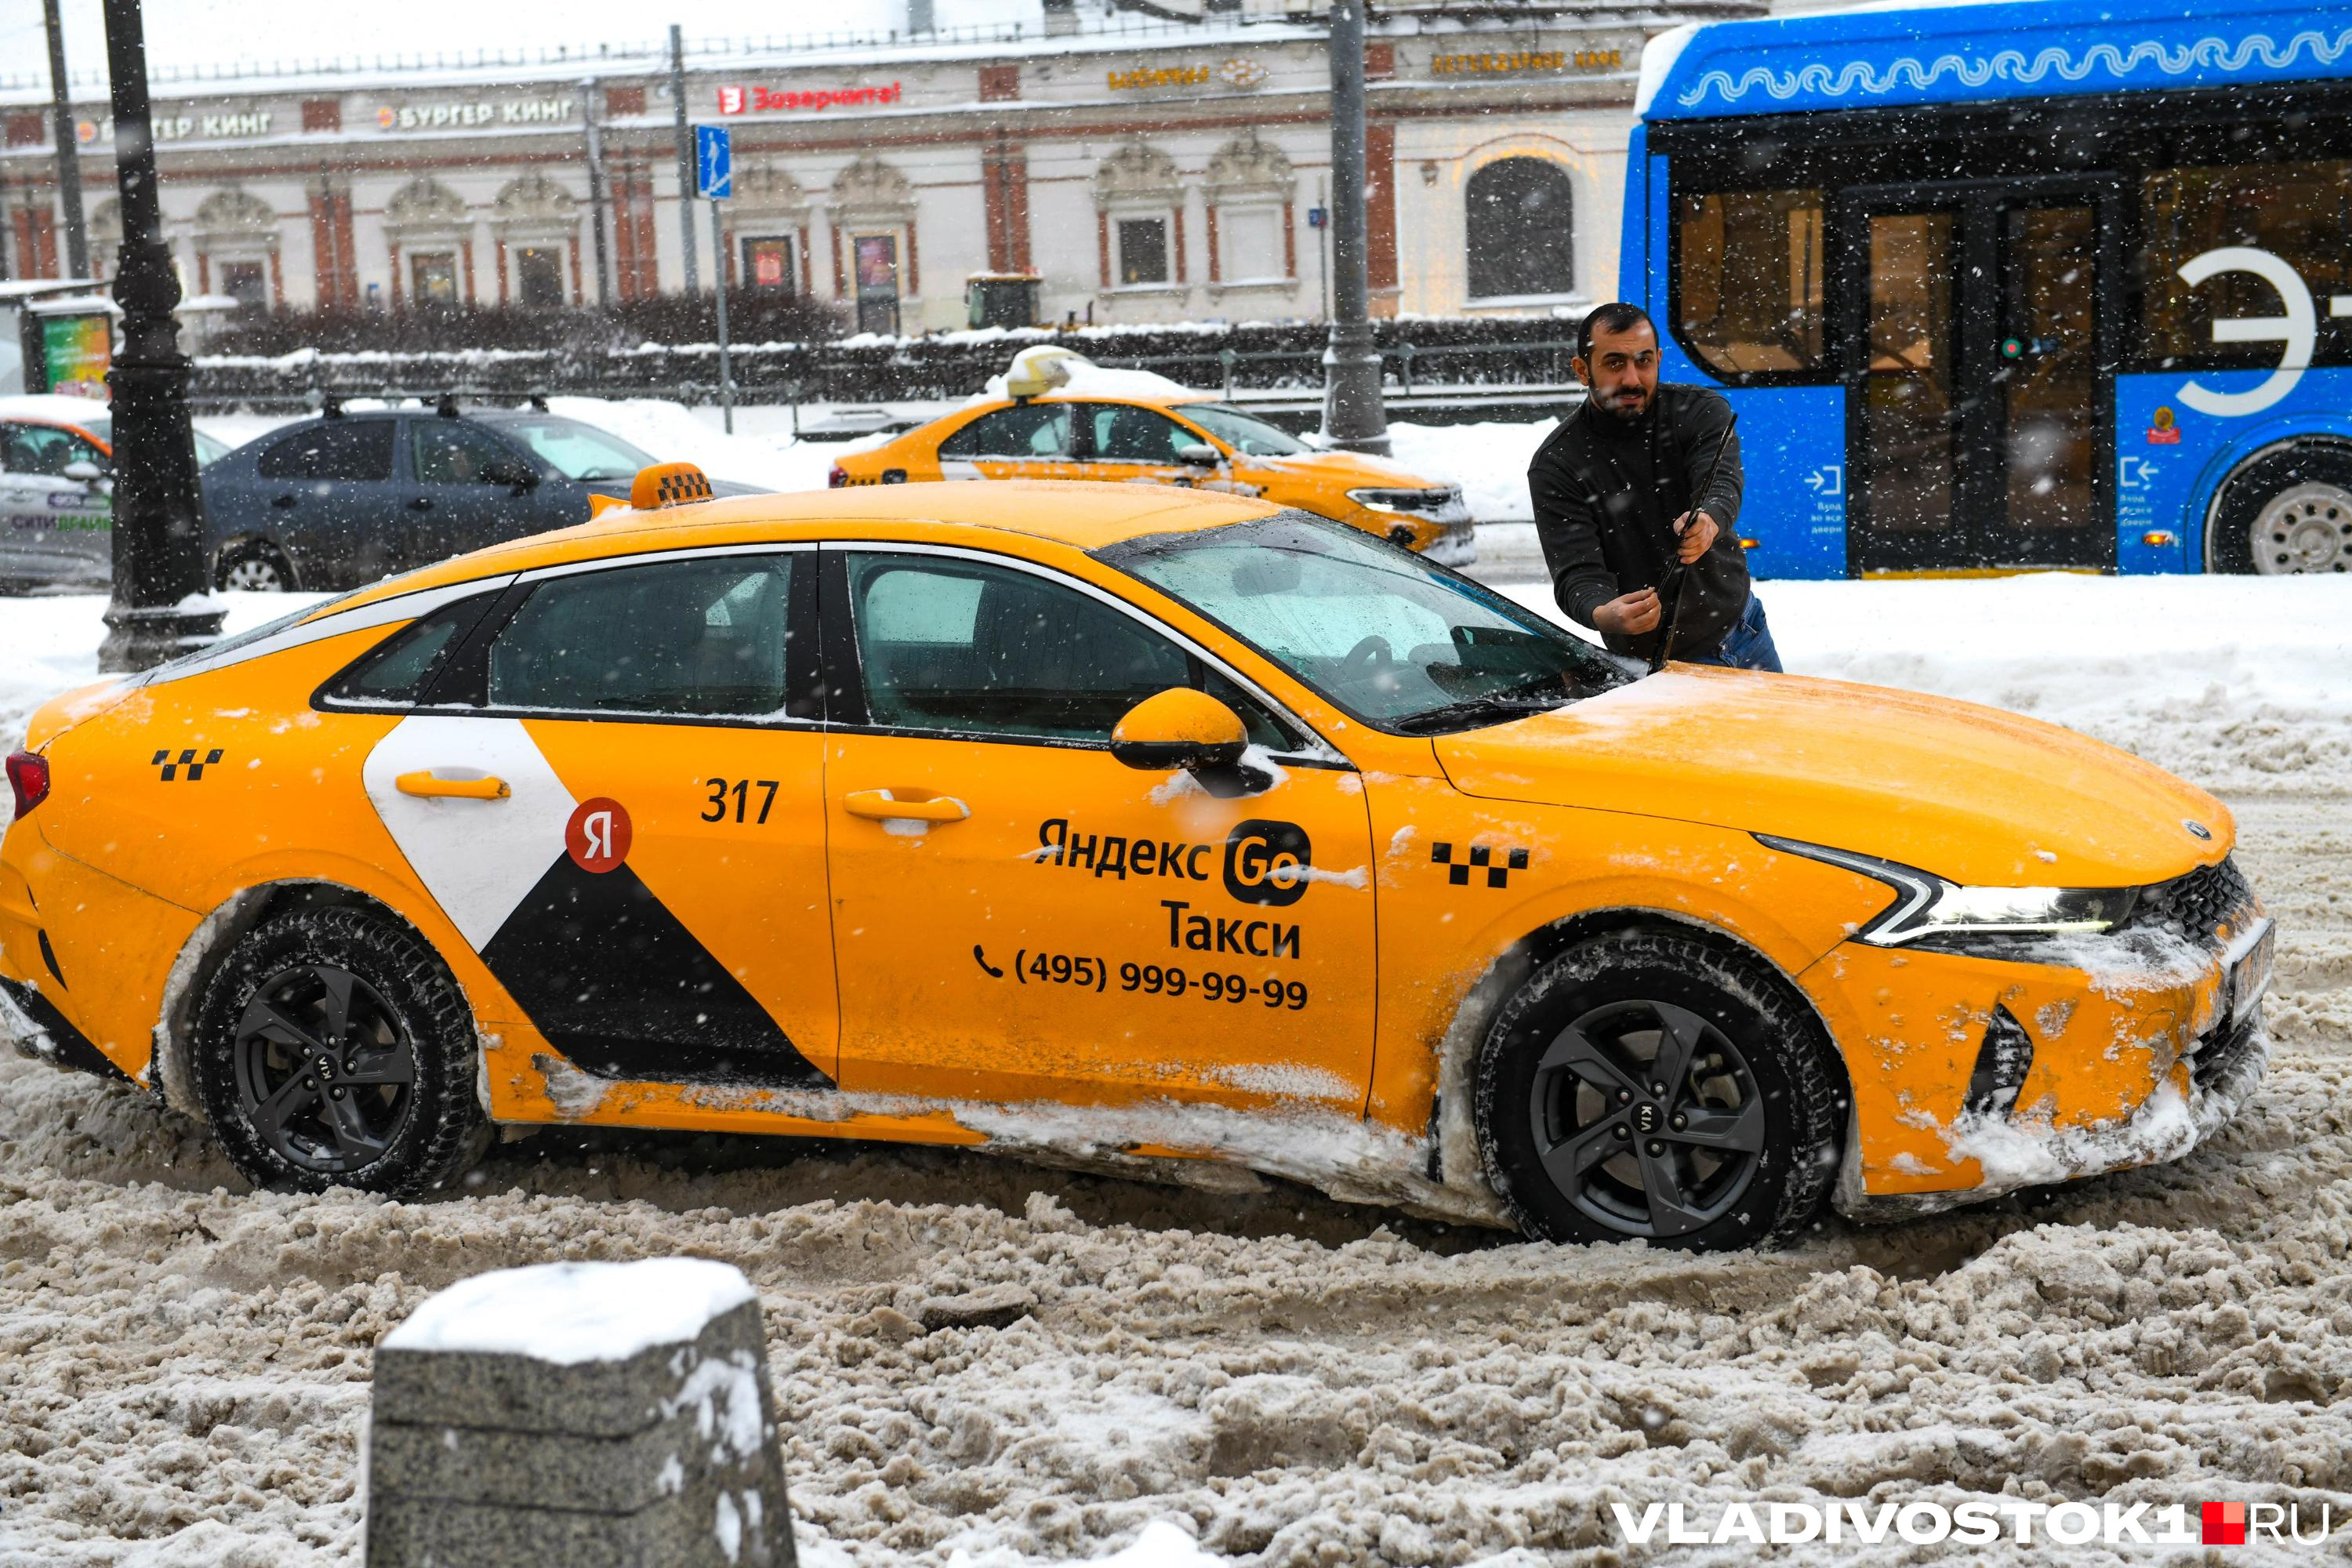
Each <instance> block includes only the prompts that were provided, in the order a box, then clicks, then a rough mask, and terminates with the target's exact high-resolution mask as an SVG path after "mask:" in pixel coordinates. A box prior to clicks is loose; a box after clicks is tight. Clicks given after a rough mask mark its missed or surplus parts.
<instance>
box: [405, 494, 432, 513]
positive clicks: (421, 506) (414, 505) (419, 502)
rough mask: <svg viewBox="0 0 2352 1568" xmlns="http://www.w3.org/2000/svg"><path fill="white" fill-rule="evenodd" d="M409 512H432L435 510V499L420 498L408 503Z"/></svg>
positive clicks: (428, 497) (429, 497)
mask: <svg viewBox="0 0 2352 1568" xmlns="http://www.w3.org/2000/svg"><path fill="white" fill-rule="evenodd" d="M408 510H411V511H431V510H433V498H432V497H431V496H418V497H416V498H415V500H411V501H410V502H409V503H408Z"/></svg>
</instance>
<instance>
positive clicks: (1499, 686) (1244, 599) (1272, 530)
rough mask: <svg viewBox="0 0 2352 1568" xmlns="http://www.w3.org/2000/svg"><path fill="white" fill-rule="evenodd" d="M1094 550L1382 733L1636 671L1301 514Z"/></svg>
mask: <svg viewBox="0 0 2352 1568" xmlns="http://www.w3.org/2000/svg"><path fill="white" fill-rule="evenodd" d="M1096 553H1097V556H1098V558H1100V559H1101V560H1103V561H1104V562H1106V563H1108V564H1110V565H1113V566H1116V567H1118V569H1119V570H1120V571H1122V572H1126V573H1128V574H1130V575H1133V576H1136V577H1139V578H1140V579H1142V580H1143V581H1144V582H1146V583H1149V584H1151V585H1152V586H1153V587H1155V588H1158V589H1159V590H1160V591H1161V592H1162V593H1164V594H1167V595H1169V596H1171V598H1174V599H1177V600H1180V601H1181V602H1182V603H1184V604H1185V605H1189V606H1191V607H1192V609H1194V610H1197V611H1198V612H1200V613H1201V614H1202V615H1203V616H1207V617H1208V618H1209V619H1210V620H1213V621H1214V622H1216V623H1217V624H1218V625H1219V626H1223V627H1224V628H1225V629H1226V630H1227V631H1229V632H1231V633H1233V634H1234V636H1235V637H1240V638H1241V639H1242V640H1243V641H1244V642H1246V643H1248V644H1249V645H1250V646H1251V647H1255V648H1256V649H1257V650H1258V651H1259V652H1260V653H1262V654H1264V655H1265V657H1267V658H1270V659H1273V660H1274V661H1275V662H1276V664H1279V665H1281V666H1282V667H1283V668H1285V669H1286V670H1288V671H1290V673H1291V674H1293V675H1295V676H1297V678H1298V679H1300V680H1302V681H1304V682H1306V683H1307V685H1308V686H1310V687H1312V688H1314V689H1315V690H1316V691H1318V692H1319V693H1320V694H1322V695H1323V696H1324V697H1327V698H1328V699H1329V700H1331V701H1333V702H1335V703H1337V704H1339V706H1340V707H1341V708H1343V709H1345V710H1347V711H1348V712H1349V714H1351V715H1353V716H1354V717H1356V718H1358V719H1360V720H1362V721H1364V722H1366V723H1368V724H1370V725H1372V726H1373V727H1374V728H1376V729H1381V730H1386V731H1391V733H1396V734H1408V735H1433V734H1446V733H1451V732H1453V731H1459V730H1472V729H1476V728H1478V727H1480V726H1481V725H1486V724H1496V723H1500V722H1503V721H1506V720H1509V719H1514V718H1523V717H1525V716H1526V715H1528V714H1529V713H1539V712H1543V711H1546V710H1549V709H1553V708H1558V707H1559V706H1561V705H1562V704H1564V703H1568V702H1573V701H1575V700H1578V699H1580V698H1583V697H1590V696H1591V695H1593V694H1594V693H1596V692H1600V691H1605V690H1608V689H1610V688H1612V687H1616V686H1622V685H1623V684H1625V683H1626V682H1627V681H1629V680H1633V679H1637V678H1638V676H1639V675H1640V673H1641V668H1640V667H1639V666H1638V665H1636V664H1634V663H1633V662H1632V661H1630V660H1626V659H1621V658H1617V657H1616V656H1614V655H1612V654H1610V653H1607V652H1604V651H1603V650H1601V649H1600V648H1597V647H1593V646H1592V645H1591V643H1588V642H1585V641H1584V640H1582V639H1581V638H1580V637H1575V636H1573V635H1571V634H1570V633H1569V632H1567V631H1565V630H1563V629H1561V628H1560V627H1559V626H1553V625H1552V624H1551V623H1550V622H1549V621H1546V620H1544V619H1542V618H1541V617H1539V616H1535V615H1533V614H1531V613H1529V612H1528V611H1526V610H1523V609H1521V608H1519V606H1517V605H1514V604H1512V603H1511V602H1510V601H1509V600H1507V599H1505V598H1503V597H1501V596H1500V595H1496V594H1494V593H1491V592H1489V591H1488V590H1487V589H1486V588H1484V587H1481V586H1480V585H1479V584H1475V583H1473V582H1471V581H1470V580H1469V579H1468V578H1466V577H1458V576H1456V575H1454V574H1453V573H1451V572H1447V571H1445V570H1444V568H1442V567H1438V566H1434V565H1432V564H1431V563H1428V562H1426V561H1423V559H1422V558H1421V557H1420V556H1418V555H1415V554H1413V553H1412V552H1410V551H1406V550H1400V549H1398V548H1397V547H1396V546H1394V545H1391V544H1388V543H1385V542H1381V541H1379V540H1376V539H1373V538H1372V537H1370V535H1368V534H1366V533H1364V532H1362V531H1360V530H1358V529H1354V528H1350V527H1349V526H1347V525H1346V524H1345V523H1338V522H1331V521H1326V520H1325V519H1322V518H1317V517H1309V516H1307V515H1306V514H1304V513H1301V512H1286V513H1284V514H1282V515H1281V516H1278V517H1270V518H1267V519H1265V521H1260V522H1247V523H1237V524H1235V525H1234V526H1232V527H1229V528H1216V529H1206V530H1202V531H1198V532H1186V533H1163V534H1152V535H1149V536H1146V537H1144V538H1141V539H1134V540H1129V541H1126V542H1122V543H1119V544H1117V545H1113V546H1111V547H1109V548H1108V549H1105V550H1102V551H1098V552H1096Z"/></svg>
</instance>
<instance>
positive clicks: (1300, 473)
mask: <svg viewBox="0 0 2352 1568" xmlns="http://www.w3.org/2000/svg"><path fill="white" fill-rule="evenodd" d="M1240 466H1241V467H1242V468H1246V469H1248V470H1250V471H1251V472H1253V473H1258V474H1266V475H1279V476H1283V477H1286V478H1287V477H1295V478H1297V479H1310V480H1312V481H1314V482H1315V483H1317V484H1321V485H1336V486H1338V487H1339V488H1340V489H1364V488H1366V487H1367V486H1374V485H1377V486H1379V487H1381V488H1382V489H1400V490H1425V489H1436V488H1437V487H1438V485H1439V484H1440V483H1441V481H1439V480H1437V479H1428V478H1425V477H1424V476H1423V475H1420V474H1416V473H1414V472H1413V471H1412V469H1411V468H1406V467H1404V466H1403V465H1402V464H1400V463H1391V462H1390V461H1389V460H1388V459H1387V458H1369V457H1366V456H1365V455H1364V454H1363V453H1361V452H1296V453H1293V454H1291V455H1290V456H1288V457H1286V458H1242V459H1241V464H1240Z"/></svg>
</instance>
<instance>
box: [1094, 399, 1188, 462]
mask: <svg viewBox="0 0 2352 1568" xmlns="http://www.w3.org/2000/svg"><path fill="white" fill-rule="evenodd" d="M1081 407H1082V409H1083V417H1084V419H1085V421H1086V426H1087V438H1088V442H1089V445H1088V447H1087V456H1088V457H1090V458H1094V459H1095V460H1096V461H1097V462H1103V463H1173V462H1176V461H1178V460H1179V459H1178V458H1177V456H1176V449H1177V448H1178V447H1192V446H1197V445H1200V444H1201V438H1200V437H1198V436H1195V435H1193V434H1192V432H1191V431H1190V430H1187V429H1185V428H1184V426H1181V425H1179V424H1177V423H1176V421H1174V420H1173V419H1171V418H1169V417H1168V416H1166V415H1165V414H1155V413H1153V412H1152V411H1151V410H1150V409H1149V408H1138V407H1136V406H1135V405H1133V404H1129V403H1089V404H1085V405H1081Z"/></svg>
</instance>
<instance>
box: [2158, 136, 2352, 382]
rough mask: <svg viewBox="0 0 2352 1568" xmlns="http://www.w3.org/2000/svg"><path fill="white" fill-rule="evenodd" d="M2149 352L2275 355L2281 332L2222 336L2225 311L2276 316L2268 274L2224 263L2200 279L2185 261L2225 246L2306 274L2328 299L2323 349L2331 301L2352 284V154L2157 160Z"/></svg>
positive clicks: (2162, 357)
mask: <svg viewBox="0 0 2352 1568" xmlns="http://www.w3.org/2000/svg"><path fill="white" fill-rule="evenodd" d="M2140 226H2141V229H2142V231H2143V233H2144V234H2145V236H2146V237H2147V244H2146V246H2145V247H2143V249H2142V251H2141V255H2140V265H2141V267H2142V268H2144V269H2145V270H2144V271H2143V272H2142V273H2141V281H2142V286H2143V291H2142V294H2141V331H2142V340H2141V352H2142V353H2144V354H2145V355H2146V356H2147V358H2149V359H2152V360H2159V361H2167V362H2168V361H2172V360H2177V359H2190V358H2194V359H2198V360H2200V361H2204V362H2207V363H2212V362H2214V361H2217V360H2219V361H2222V362H2225V363H2244V364H2246V365H2249V366H2252V365H2258V364H2269V363H2276V362H2277V359H2278V353H2279V351H2278V345H2277V344H2276V343H2275V342H2257V343H2250V344H2248V345H2246V346H2244V347H2242V348H2240V347H2236V346H2234V345H2217V344H2216V343H2215V342H2213V321H2214V319H2215V318H2216V317H2231V316H2275V315H2277V314H2278V312H2279V309H2280V303H2281V302H2280V300H2279V298H2278V296H2277V295H2276V294H2275V293H2274V292H2273V290H2272V289H2271V287H2270V285H2269V284H2267V283H2265V282H2263V280H2262V279H2259V278H2257V277H2254V276H2253V275H2252V274H2251V273H2246V272H2223V273H2220V274H2217V275H2216V276H2214V277H2211V278H2209V279H2206V280H2205V281H2204V282H2203V283H2202V284H2200V285H2199V286H2198V287H2196V288H2194V289H2191V288H2190V287H2189V285H2187V284H2186V283H2183V282H2182V281H2181V280H2180V278H2179V268H2180V266H2181V264H2182V263H2183V262H2186V261H2188V260H2189V259H2190V258H2194V257H2197V256H2200V255H2202V254H2203V253H2205V252H2206V251H2209V250H2217V249H2220V248H2221V247H2223V246H2234V245H2244V246H2252V247H2254V248H2256V249H2258V250H2267V251H2269V252H2270V253H2271V254H2272V255H2273V256H2276V257H2278V258H2280V259H2281V260H2283V261H2284V262H2286V264H2287V265H2288V266H2290V267H2292V268H2294V269H2295V271H2297V272H2298V273H2300V274H2302V277H2303V282H2304V287H2305V288H2306V289H2310V290H2311V292H2312V293H2313V295H2314V296H2315V297H2316V298H2317V299H2318V300H2319V301H2320V307H2319V312H2318V313H2319V318H2320V321H2321V323H2322V328H2321V339H2320V342H2321V348H2322V357H2323V358H2325V357H2331V356H2327V355H2326V352H2325V351H2326V346H2327V334H2326V321H2327V320H2328V314H2327V306H2326V301H2327V299H2328V296H2330V295H2332V294H2341V293H2347V292H2352V163H2245V164H2235V165H2226V166H2221V167H2210V168H2188V169H2158V170H2154V171H2151V172H2150V173H2149V174H2147V176H2146V177H2145V178H2144V179H2143V180H2142V181H2141V184H2140Z"/></svg>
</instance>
